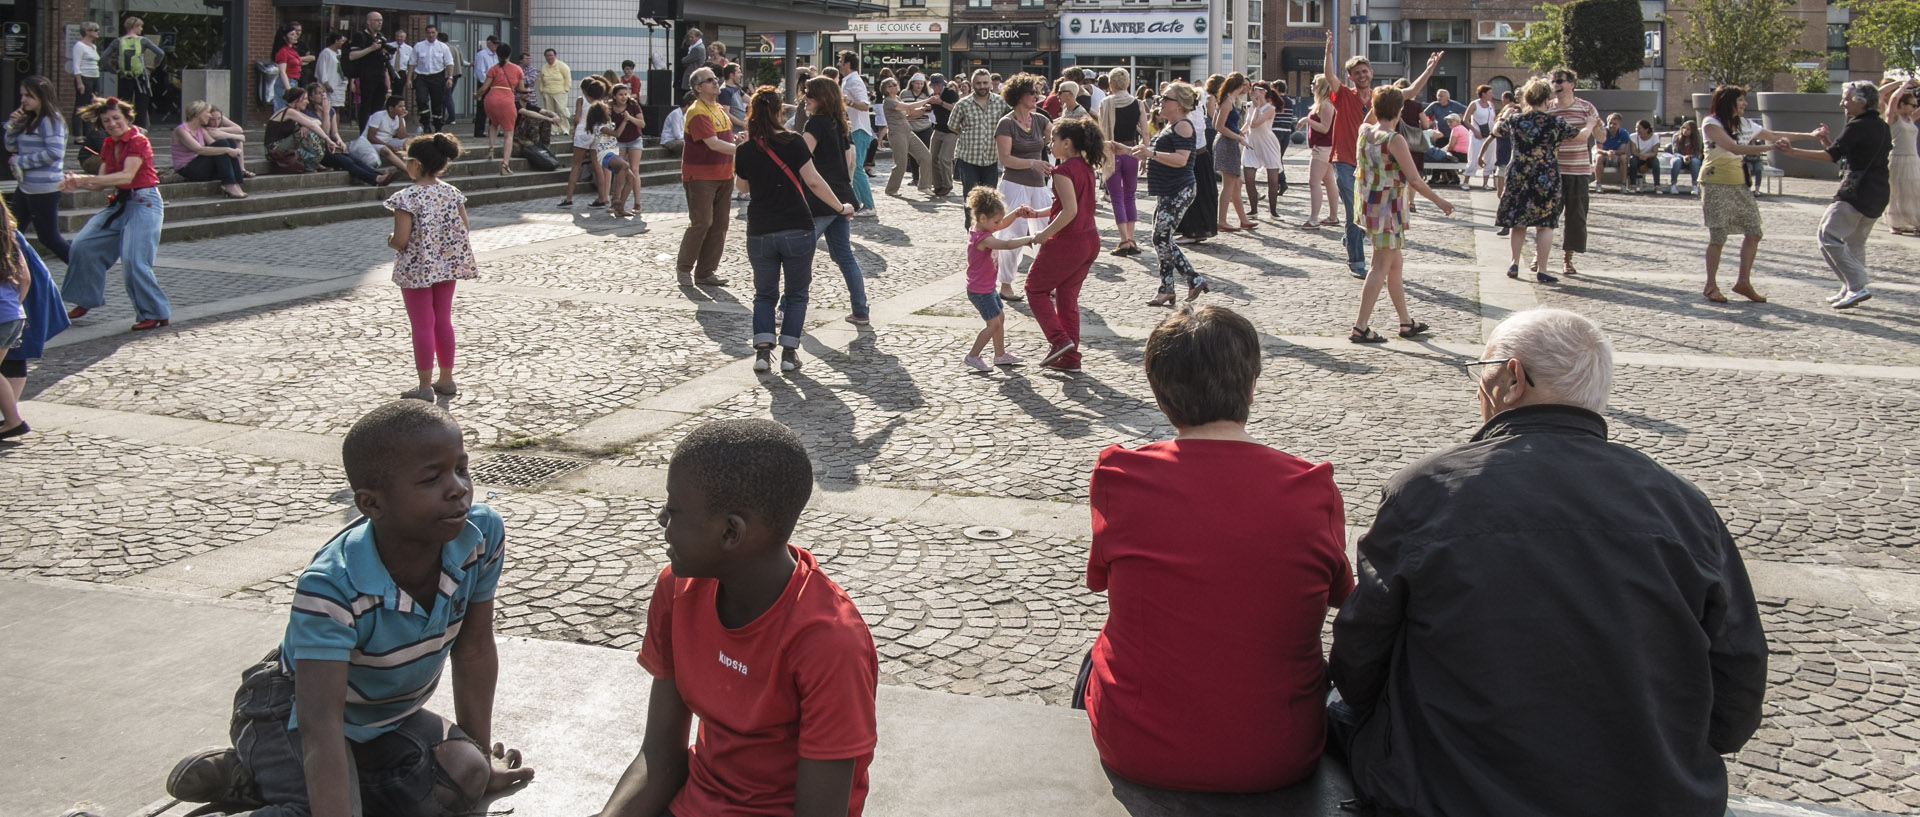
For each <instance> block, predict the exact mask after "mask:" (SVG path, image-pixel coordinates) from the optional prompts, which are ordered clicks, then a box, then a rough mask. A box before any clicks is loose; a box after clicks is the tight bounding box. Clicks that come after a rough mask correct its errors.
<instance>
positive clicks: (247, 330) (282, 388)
mask: <svg viewBox="0 0 1920 817" xmlns="http://www.w3.org/2000/svg"><path fill="white" fill-rule="evenodd" d="M474 290H478V291H474ZM454 321H455V326H456V328H457V331H458V333H459V335H458V336H459V353H460V358H459V359H458V362H459V368H458V372H457V375H456V376H457V377H458V379H459V381H460V382H461V383H463V384H464V385H463V386H462V389H463V392H462V394H461V395H460V396H459V397H456V398H453V399H452V400H451V401H449V408H450V409H451V410H452V411H453V412H454V414H455V415H456V416H457V417H459V418H460V421H461V423H462V425H463V426H464V428H465V430H466V432H467V436H468V439H469V441H471V442H473V443H477V444H481V445H490V444H494V443H501V442H511V441H514V440H518V439H523V438H530V437H547V436H552V435H555V434H560V433H564V432H566V431H569V430H572V429H574V428H577V427H579V426H580V425H581V424H583V423H585V422H586V421H587V420H590V419H592V418H594V417H597V416H600V415H603V414H606V413H608V412H611V411H614V410H616V409H618V408H620V407H623V406H626V405H628V404H631V403H633V402H635V401H637V400H640V399H643V398H645V397H647V396H650V395H653V394H657V393H659V392H660V391H662V390H664V389H666V388H669V387H671V386H672V385H675V384H677V383H679V382H681V381H684V380H686V379H688V378H691V377H693V376H694V375H696V374H699V373H701V372H704V371H707V370H709V369H712V368H714V367H716V366H719V365H721V364H724V363H726V362H728V361H729V360H732V359H736V358H738V357H744V356H746V355H748V354H750V352H751V350H750V348H749V343H748V341H749V340H750V337H751V335H750V332H749V331H748V326H747V320H746V316H744V315H739V314H726V313H718V312H699V313H692V314H690V313H687V312H685V311H669V310H658V309H643V308H637V307H630V306H615V305H610V304H602V303H588V302H583V301H571V300H549V299H528V298H518V297H504V296H499V295H492V294H489V293H487V292H486V291H485V290H484V289H479V288H470V289H469V290H468V291H463V292H461V293H459V294H458V295H457V296H456V299H455V302H454ZM563 326H592V327H594V331H593V332H592V333H591V335H587V336H574V337H569V336H568V335H567V333H564V332H561V331H558V330H556V327H563ZM689 327H691V328H694V329H696V330H697V331H691V332H690V331H687V329H688V328H689ZM635 361H643V362H644V365H638V366H636V365H635ZM413 386H414V381H413V352H412V346H411V345H410V342H409V340H408V334H407V320H406V316H405V310H404V308H403V307H402V305H401V303H400V297H399V293H398V292H397V291H395V290H394V289H393V288H392V287H387V286H374V287H366V288H362V289H359V290H354V291H350V292H347V293H342V294H341V295H339V296H337V297H327V298H315V299H308V300H305V301H302V302H299V303H295V304H288V305H282V306H277V307H273V308H267V309H256V310H250V311H248V312H244V313H237V314H233V315H229V316H226V317H224V318H221V319H217V320H210V321H195V322H192V323H188V324H184V325H178V326H175V327H172V328H171V329H165V330H158V331H156V332H153V333H149V334H144V335H142V336H139V337H137V338H133V339H122V338H108V339H102V340H98V341H93V342H89V343H83V344H79V345H77V346H73V347H68V348H63V349H62V350H61V354H60V355H58V356H56V357H55V358H54V359H53V360H51V361H49V362H48V363H46V364H45V365H43V366H41V367H40V368H38V369H36V370H35V376H34V379H33V384H32V387H31V389H30V390H29V392H28V396H29V397H35V398H37V399H43V400H53V401H60V402H69V403H73V404H76V405H83V406H91V407H95V408H110V409H118V410H124V411H144V412H151V413H158V414H166V415H170V416H176V417H186V418H192V419H205V420H213V421H216V422H225V423H237V424H243V425H251V426H256V427H260V428H272V429H284V430H291V431H305V432H312V433H319V434H344V433H345V432H346V430H347V428H348V427H350V426H351V425H352V424H353V422H354V420H356V419H358V418H359V417H360V415H362V414H364V413H365V412H366V410H367V409H368V408H371V407H372V406H375V405H378V404H379V403H380V402H383V401H386V400H389V399H393V398H394V397H396V396H398V394H399V393H400V392H401V391H403V390H405V389H410V388H413Z"/></svg>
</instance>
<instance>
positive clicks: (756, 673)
mask: <svg viewBox="0 0 1920 817" xmlns="http://www.w3.org/2000/svg"><path fill="white" fill-rule="evenodd" d="M787 548H788V550H789V551H791V552H792V553H793V558H794V560H795V561H797V562H799V564H798V565H797V566H795V567H794V569H793V577H792V578H790V579H788V580H787V589H786V591H785V592H783V593H781V595H780V600H779V601H777V602H774V605H773V607H771V608H769V609H768V610H767V611H766V612H765V613H762V614H761V615H760V617H759V618H757V619H754V620H753V621H752V622H750V623H748V624H747V625H746V626H745V627H741V628H739V629H737V630H729V629H727V628H726V627H724V626H722V625H721V624H720V615H719V613H718V612H717V608H716V607H715V601H716V598H715V594H716V593H717V592H718V590H719V587H720V583H719V582H718V581H716V580H714V579H680V578H675V577H674V575H673V568H671V567H669V568H665V569H663V570H661V571H660V579H659V581H658V582H656V583H655V587H654V592H653V601H652V602H651V603H649V604H648V605H647V634H646V638H645V640H644V641H642V642H641V645H640V666H642V667H645V668H646V670H647V672H649V673H652V674H653V677H655V678H659V679H662V680H671V681H673V682H674V686H675V687H677V688H678V689H679V691H680V697H681V698H682V699H683V700H685V701H686V702H687V708H689V709H691V710H693V714H695V715H698V716H699V717H700V729H699V735H698V737H697V738H695V740H694V744H693V750H692V755H691V757H690V758H689V759H688V766H689V772H688V775H687V783H686V785H685V786H683V787H681V789H680V793H679V794H677V795H675V796H674V798H673V803H672V804H671V805H670V806H669V808H670V809H671V810H672V811H673V813H675V814H681V815H694V816H697V817H763V816H764V817H774V816H775V815H792V814H793V799H794V785H795V783H796V780H797V777H798V773H799V764H800V758H802V757H806V758H810V759H813V760H843V759H846V758H854V759H856V761H857V762H856V763H855V766H854V774H853V796H852V798H851V799H850V800H848V805H847V815H848V817H860V811H861V808H862V806H863V805H864V804H865V803H866V799H867V764H868V763H871V762H872V761H873V747H874V743H875V742H876V741H877V740H878V735H879V733H878V727H877V725H876V721H875V715H874V694H875V689H876V688H877V687H878V685H879V683H880V660H879V656H878V654H877V653H875V651H874V648H873V635H872V634H871V633H869V632H868V631H867V623H866V621H865V620H864V619H862V618H861V617H860V611H859V610H858V609H857V608H855V607H854V605H853V600H852V599H849V598H847V594H846V591H844V590H841V589H840V587H839V585H836V584H834V583H833V581H832V580H831V579H828V578H827V576H826V574H824V573H821V572H820V565H819V564H818V563H816V562H815V561H814V560H813V554H811V553H808V552H807V551H805V550H803V549H801V548H797V547H794V546H792V545H788V546H787Z"/></svg>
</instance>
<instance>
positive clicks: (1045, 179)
mask: <svg viewBox="0 0 1920 817" xmlns="http://www.w3.org/2000/svg"><path fill="white" fill-rule="evenodd" d="M1040 82H1041V79H1040V78H1039V77H1036V76H1034V75H1032V74H1016V75H1014V76H1013V77H1012V78H1011V79H1008V80H1007V81H1006V83H1005V84H1003V85H1001V86H1000V97H1001V98H1002V99H1005V100H1006V102H1007V105H1008V106H1010V107H1011V108H1013V110H1011V111H1008V112H1007V115H1006V116H1004V117H1001V119H1000V124H999V125H997V126H995V128H994V131H993V141H994V143H995V144H996V145H997V146H998V147H999V151H1000V167H1001V168H1003V172H1002V173H1001V175H1000V198H1002V199H1005V200H1006V202H1007V212H1009V213H1011V212H1013V211H1015V210H1018V209H1020V207H1021V206H1022V205H1025V206H1027V207H1032V208H1033V209H1034V210H1035V211H1038V212H1041V213H1045V212H1047V211H1049V210H1052V209H1053V189H1052V188H1051V187H1049V186H1048V183H1049V177H1050V176H1052V175H1053V166H1052V165H1050V164H1048V163H1047V160H1046V158H1045V155H1046V154H1045V150H1046V145H1047V140H1048V133H1049V131H1050V128H1051V125H1052V123H1051V121H1049V120H1048V119H1047V117H1046V115H1045V114H1042V113H1040V112H1038V111H1035V110H1034V108H1037V107H1039V105H1040ZM1046 226H1047V218H1046V217H1044V216H1043V217H1041V218H1017V219H1014V220H1013V222H1012V223H1010V224H1008V225H1007V226H1006V227H1005V228H1004V229H1002V230H1001V231H1000V232H997V233H994V236H995V237H998V238H1004V239H1013V238H1023V237H1025V236H1029V235H1032V234H1034V233H1037V232H1040V231H1041V230H1042V229H1045V228H1046ZM1037 249H1038V248H1036V251H1037ZM1020 252H1021V250H1020V248H1018V247H1015V248H1013V249H1011V250H995V251H994V262H995V263H996V264H997V265H998V266H999V273H1000V299H1001V300H1005V301H1024V300H1026V296H1024V295H1022V294H1020V291H1019V290H1017V289H1014V288H1013V279H1014V276H1015V275H1016V274H1018V273H1019V271H1020Z"/></svg>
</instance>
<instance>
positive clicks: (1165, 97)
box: [1122, 82, 1207, 306]
mask: <svg viewBox="0 0 1920 817" xmlns="http://www.w3.org/2000/svg"><path fill="white" fill-rule="evenodd" d="M1199 102H1200V94H1199V92H1197V91H1195V90H1194V89H1193V86H1191V85H1188V84H1186V83H1184V82H1175V83H1172V84H1170V85H1168V86H1167V89H1166V90H1165V91H1163V92H1162V93H1161V94H1160V115H1161V116H1162V117H1163V118H1165V120H1166V121H1167V122H1170V123H1172V124H1170V125H1168V126H1167V127H1166V128H1165V129H1164V130H1161V131H1160V133H1159V134H1158V135H1156V136H1154V137H1153V141H1152V142H1149V143H1147V144H1144V145H1141V146H1140V147H1137V148H1131V151H1132V152H1133V155H1134V156H1137V157H1139V158H1142V159H1146V160H1148V161H1149V162H1152V164H1151V165H1149V166H1148V167H1147V192H1148V193H1149V194H1151V195H1154V196H1158V197H1159V203H1158V205H1157V206H1155V207H1154V213H1153V251H1154V254H1156V255H1158V256H1159V260H1160V293H1159V294H1158V295H1155V296H1154V297H1153V300H1151V301H1148V302H1147V304H1148V305H1149V306H1172V305H1173V298H1174V295H1173V278H1174V274H1175V273H1176V272H1177V273H1178V274H1179V275H1180V276H1182V277H1184V278H1186V280H1187V300H1189V301H1191V300H1193V299H1194V298H1197V297H1199V296H1200V293H1202V292H1206V291H1207V280H1206V279H1205V278H1202V277H1200V276H1199V275H1196V274H1194V271H1193V264H1191V263H1189V262H1188V261H1187V254H1186V253H1184V252H1181V251H1180V247H1179V245H1176V244H1174V243H1173V232H1174V230H1175V229H1177V228H1178V227H1179V226H1180V219H1181V218H1182V217H1184V216H1185V215H1186V214H1187V208H1188V207H1190V206H1192V204H1193V201H1194V197H1195V190H1194V175H1193V151H1194V146H1195V145H1196V144H1198V143H1197V142H1196V141H1195V139H1196V137H1197V135H1198V134H1196V133H1194V130H1193V123H1192V122H1191V121H1189V120H1188V119H1187V113H1188V112H1189V111H1192V110H1193V108H1194V106H1195V105H1197V104H1199ZM1122 147H1124V146H1122Z"/></svg>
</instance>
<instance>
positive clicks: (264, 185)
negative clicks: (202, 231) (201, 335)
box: [60, 148, 680, 211]
mask: <svg viewBox="0 0 1920 817" xmlns="http://www.w3.org/2000/svg"><path fill="white" fill-rule="evenodd" d="M468 155H469V157H471V158H466V159H462V160H460V161H457V162H454V163H453V164H452V165H451V166H450V167H449V168H448V170H447V172H446V173H445V174H443V177H444V178H447V179H450V180H452V179H461V178H466V177H470V176H491V175H494V173H495V171H494V168H495V167H496V166H498V161H497V160H491V159H487V158H486V154H485V153H484V152H482V153H479V154H472V153H469V154H468ZM556 155H557V156H559V157H560V158H561V159H562V160H563V161H566V160H568V159H569V156H567V155H566V154H556ZM641 156H642V158H641V165H640V172H641V173H642V174H646V173H650V172H655V171H658V170H664V169H668V168H671V169H675V170H677V169H678V168H679V166H680V160H679V159H677V158H675V157H672V156H669V155H667V152H666V151H664V150H660V149H658V148H652V149H649V150H647V151H646V152H645V153H643V154H641ZM512 167H513V169H514V171H515V172H516V173H524V172H529V167H528V165H527V162H526V160H525V159H514V160H513V162H512ZM247 169H248V170H251V171H253V172H254V173H256V174H258V175H256V176H255V177H253V178H251V179H248V180H247V182H246V185H245V186H246V189H247V192H248V193H250V194H251V193H273V192H280V191H285V190H319V189H324V188H329V187H339V186H344V185H346V184H348V178H347V174H346V173H344V172H341V171H337V170H322V171H319V172H315V173H292V174H288V173H275V172H273V168H272V167H271V166H269V165H268V164H267V163H266V162H265V161H264V160H261V161H257V162H255V161H249V162H248V163H247ZM160 178H161V180H162V184H161V185H160V195H161V196H162V197H164V198H165V199H166V200H167V202H168V203H169V204H171V203H173V202H177V201H183V200H186V199H193V198H215V197H221V198H224V194H223V193H221V191H220V185H219V184H218V183H216V182H181V181H174V182H167V181H166V180H167V179H169V178H178V177H175V176H172V175H171V173H165V174H162V175H161V177H160ZM456 183H457V182H456ZM106 203H107V193H106V191H102V190H83V191H79V192H75V193H68V194H65V195H63V196H61V197H60V209H61V210H63V211H64V210H82V209H88V208H92V209H98V208H100V207H104V206H106Z"/></svg>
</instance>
